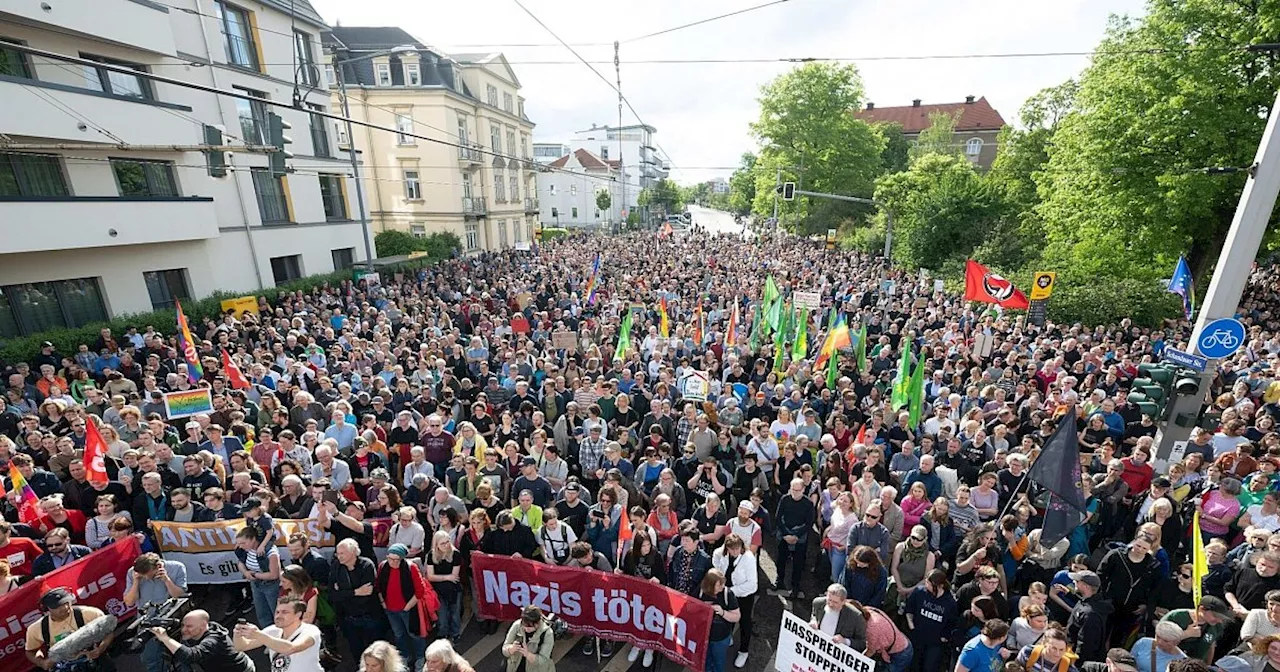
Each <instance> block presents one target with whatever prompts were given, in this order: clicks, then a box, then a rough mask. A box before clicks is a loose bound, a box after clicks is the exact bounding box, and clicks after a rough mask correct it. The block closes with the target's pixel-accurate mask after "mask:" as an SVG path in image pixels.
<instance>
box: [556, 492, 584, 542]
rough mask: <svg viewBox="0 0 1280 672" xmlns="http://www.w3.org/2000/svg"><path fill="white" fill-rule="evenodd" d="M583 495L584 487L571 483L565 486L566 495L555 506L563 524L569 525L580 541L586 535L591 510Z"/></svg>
mask: <svg viewBox="0 0 1280 672" xmlns="http://www.w3.org/2000/svg"><path fill="white" fill-rule="evenodd" d="M581 494H582V486H581V485H579V484H577V483H570V484H568V485H566V486H564V495H563V497H561V499H560V500H558V501H557V502H556V504H555V507H556V513H559V514H560V521H561V523H562V524H563V523H567V524H568V525H569V527H570V528H571V529H573V532H574V534H576V535H577V536H578V538H579V539H581V538H582V536H583V534H585V533H586V529H587V515H588V511H589V509H590V507H588V506H587V503H586V502H584V501H582V497H581Z"/></svg>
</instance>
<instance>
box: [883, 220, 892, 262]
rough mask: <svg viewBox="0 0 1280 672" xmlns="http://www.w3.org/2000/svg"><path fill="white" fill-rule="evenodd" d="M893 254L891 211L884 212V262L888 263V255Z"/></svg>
mask: <svg viewBox="0 0 1280 672" xmlns="http://www.w3.org/2000/svg"><path fill="white" fill-rule="evenodd" d="M891 252H893V211H892V210H885V211H884V261H885V263H886V264H887V263H889V254H890V253H891Z"/></svg>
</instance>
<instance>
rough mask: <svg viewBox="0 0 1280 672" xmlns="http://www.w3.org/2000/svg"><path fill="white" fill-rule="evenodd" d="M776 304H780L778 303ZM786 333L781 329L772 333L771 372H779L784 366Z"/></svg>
mask: <svg viewBox="0 0 1280 672" xmlns="http://www.w3.org/2000/svg"><path fill="white" fill-rule="evenodd" d="M778 303H782V302H781V301H779V302H778ZM785 334H786V332H784V331H782V330H781V329H779V330H777V331H775V332H773V370H774V371H781V370H782V368H783V365H784V364H786V356H787V344H786V339H787V337H786V335H785Z"/></svg>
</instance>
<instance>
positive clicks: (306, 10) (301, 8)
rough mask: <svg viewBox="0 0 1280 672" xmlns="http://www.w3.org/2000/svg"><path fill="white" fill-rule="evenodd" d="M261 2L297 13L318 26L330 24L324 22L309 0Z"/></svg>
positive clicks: (290, 13)
mask: <svg viewBox="0 0 1280 672" xmlns="http://www.w3.org/2000/svg"><path fill="white" fill-rule="evenodd" d="M260 2H262V4H264V5H267V6H268V7H274V8H276V9H277V10H279V11H281V12H284V13H285V14H289V15H296V16H297V18H299V19H303V20H305V21H310V22H312V23H314V24H316V25H318V26H322V27H323V26H328V25H329V24H327V23H325V22H324V19H322V18H320V14H319V13H318V12H316V9H315V7H312V6H311V3H310V2H308V0H260Z"/></svg>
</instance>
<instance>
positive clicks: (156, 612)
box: [126, 597, 191, 653]
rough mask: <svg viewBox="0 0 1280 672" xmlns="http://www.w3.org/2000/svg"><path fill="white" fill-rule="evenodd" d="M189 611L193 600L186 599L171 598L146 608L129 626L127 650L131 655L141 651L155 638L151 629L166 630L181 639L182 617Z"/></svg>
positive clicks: (170, 634) (171, 635)
mask: <svg viewBox="0 0 1280 672" xmlns="http://www.w3.org/2000/svg"><path fill="white" fill-rule="evenodd" d="M189 611H191V600H190V599H188V598H185V597H171V598H169V599H168V600H165V601H164V602H162V603H160V604H151V605H148V606H147V607H144V608H143V609H142V610H141V611H140V612H139V614H138V618H137V619H135V620H134V621H133V623H132V624H131V625H130V626H129V631H130V632H129V635H128V638H127V639H126V641H127V642H128V644H127V647H126V650H127V651H128V652H130V653H137V652H139V651H141V650H142V647H144V646H146V644H147V642H149V641H151V639H152V638H154V637H155V635H153V634H151V628H164V629H165V631H166V632H168V633H169V636H170V637H174V638H175V639H181V632H182V617H183V616H186V615H187V612H189Z"/></svg>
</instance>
